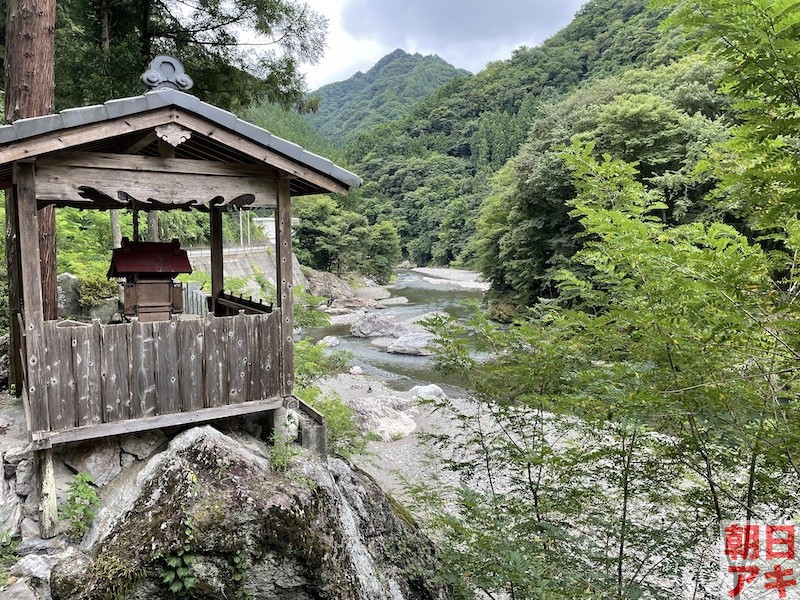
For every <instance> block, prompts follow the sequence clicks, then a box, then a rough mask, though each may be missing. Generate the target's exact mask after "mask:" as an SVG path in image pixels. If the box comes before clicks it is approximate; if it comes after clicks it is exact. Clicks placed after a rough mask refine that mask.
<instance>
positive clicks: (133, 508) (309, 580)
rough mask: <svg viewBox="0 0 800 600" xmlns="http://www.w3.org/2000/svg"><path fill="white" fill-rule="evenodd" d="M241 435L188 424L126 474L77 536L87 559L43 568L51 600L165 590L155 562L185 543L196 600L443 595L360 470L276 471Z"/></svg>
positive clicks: (314, 464)
mask: <svg viewBox="0 0 800 600" xmlns="http://www.w3.org/2000/svg"><path fill="white" fill-rule="evenodd" d="M244 437H245V436H244V435H239V436H237V438H236V439H234V438H231V437H229V436H226V435H223V434H222V433H220V432H218V431H216V430H215V429H213V428H211V427H209V426H204V427H198V428H194V429H190V430H188V431H185V432H183V433H181V434H179V435H178V436H177V437H175V438H174V439H173V440H172V442H170V444H169V447H168V448H167V449H166V450H165V451H164V452H161V453H160V454H157V455H155V456H153V457H152V458H150V459H149V461H148V462H147V464H146V465H145V466H144V468H143V469H142V470H141V471H140V472H139V474H138V476H135V477H134V476H127V475H126V474H127V472H126V474H124V475H123V476H122V478H126V477H127V478H126V479H124V485H121V486H120V487H119V488H118V489H117V490H115V492H114V493H113V494H110V495H109V497H108V498H107V499H106V502H105V504H104V506H103V507H102V508H101V509H100V511H99V512H98V514H97V516H96V518H95V521H94V524H93V526H92V529H91V531H90V532H89V533H88V534H87V536H86V538H85V540H84V545H83V548H82V550H83V552H85V553H86V556H87V557H93V558H90V559H89V562H88V564H85V565H83V566H81V565H77V564H76V563H77V562H78V561H75V560H64V561H62V562H60V563H59V564H58V565H56V567H55V569H54V570H53V575H52V580H53V589H54V590H58V598H59V600H78V599H80V598H85V597H104V596H106V595H110V594H111V592H112V591H114V590H119V589H122V590H124V592H123V593H122V595H120V596H119V597H120V599H121V600H133V599H139V598H167V597H170V596H168V595H166V594H165V593H164V591H163V590H164V588H163V584H161V571H162V570H163V566H162V565H163V560H164V559H163V557H164V556H167V557H168V556H171V555H173V554H174V553H175V552H176V549H178V548H183V547H184V546H186V545H188V546H190V548H191V550H192V554H193V555H194V556H195V557H196V562H195V563H194V564H192V565H190V567H189V570H190V575H191V576H192V577H194V578H196V588H195V589H196V590H202V591H203V594H202V597H203V598H206V599H220V600H222V599H223V598H234V597H236V596H238V595H239V594H241V593H244V594H245V595H249V596H250V597H254V598H262V599H278V598H297V599H298V600H301V599H310V598H314V599H317V600H339V599H342V600H344V599H347V600H444V599H445V598H447V597H449V594H448V590H446V589H445V588H443V587H441V585H440V584H437V583H434V582H433V580H432V577H433V575H434V574H435V572H436V565H437V564H438V563H439V559H438V557H437V555H436V551H435V548H434V547H433V545H432V544H431V542H430V541H429V540H428V539H427V538H425V536H424V535H423V534H422V533H421V532H420V530H419V529H418V528H417V527H416V526H415V525H414V524H413V523H411V522H410V521H409V520H408V519H407V518H400V517H398V516H397V514H396V513H395V509H394V508H393V506H392V501H390V500H389V498H388V497H386V496H385V495H384V494H383V493H382V492H381V490H380V488H378V487H377V485H376V484H375V483H374V481H373V480H372V479H371V478H370V477H368V476H366V475H365V474H364V473H362V472H361V471H359V470H357V469H356V468H354V467H352V466H351V465H349V464H348V463H346V462H345V461H343V460H340V459H335V458H334V459H330V460H328V461H327V462H320V461H318V460H315V459H313V458H312V457H310V456H309V455H306V454H303V455H301V456H300V457H298V458H297V459H296V460H295V461H294V462H293V464H292V466H290V468H289V470H288V471H286V472H280V471H278V470H276V468H275V467H274V466H273V465H272V464H270V461H269V459H268V458H266V457H265V456H268V455H269V454H270V452H272V450H270V449H269V448H268V447H267V446H265V445H264V444H263V443H262V442H260V441H258V440H255V439H248V441H247V442H244V441H243V438H244ZM239 438H242V441H240V439H239ZM254 445H259V447H262V448H263V450H259V451H254V450H253V449H251V447H253V446H254ZM121 481H123V479H121ZM187 523H191V525H190V529H191V536H190V537H187ZM398 549H402V551H398ZM235 558H236V560H237V561H238V562H234V559H235ZM76 566H78V567H80V568H78V569H76ZM62 590H63V591H62ZM198 597H199V595H198Z"/></svg>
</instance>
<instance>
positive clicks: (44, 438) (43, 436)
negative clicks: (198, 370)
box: [32, 398, 283, 446]
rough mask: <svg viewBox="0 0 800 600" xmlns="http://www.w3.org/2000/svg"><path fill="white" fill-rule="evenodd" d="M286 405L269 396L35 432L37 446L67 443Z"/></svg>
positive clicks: (278, 399)
mask: <svg viewBox="0 0 800 600" xmlns="http://www.w3.org/2000/svg"><path fill="white" fill-rule="evenodd" d="M282 405H283V398H268V399H266V400H259V401H257V402H243V403H241V404H232V405H228V406H217V407H213V408H203V409H201V410H195V411H192V412H183V413H174V414H171V415H158V416H155V417H144V418H141V419H135V420H130V421H121V422H116V423H102V424H100V425H94V426H89V427H76V428H75V429H71V430H65V431H61V432H53V433H50V432H35V433H33V434H32V437H33V442H34V444H35V445H38V446H42V445H44V444H50V445H52V444H67V443H71V442H78V441H81V440H89V439H97V438H102V437H109V436H113V435H123V434H126V433H136V432H138V431H148V430H151V429H162V428H165V427H176V426H178V425H187V424H190V423H205V422H209V421H214V420H216V419H227V418H229V417H235V416H239V415H248V414H253V413H258V412H264V411H268V410H274V409H276V408H278V407H280V406H282Z"/></svg>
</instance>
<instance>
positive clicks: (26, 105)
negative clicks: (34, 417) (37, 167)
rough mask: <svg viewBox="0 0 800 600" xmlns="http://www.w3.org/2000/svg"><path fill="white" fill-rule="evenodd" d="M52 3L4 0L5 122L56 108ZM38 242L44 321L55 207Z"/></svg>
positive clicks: (11, 254) (14, 254) (10, 262)
mask: <svg viewBox="0 0 800 600" xmlns="http://www.w3.org/2000/svg"><path fill="white" fill-rule="evenodd" d="M55 24H56V3H55V0H8V2H7V4H6V60H5V119H6V122H7V123H12V122H14V121H16V120H17V119H25V118H28V117H38V116H41V115H48V114H51V113H52V112H53V109H54V105H55V75H54V65H55ZM16 201H17V200H16V197H15V195H14V192H13V189H12V190H7V193H6V202H7V203H8V204H9V205H11V204H13V205H14V207H15V206H16ZM15 214H16V211H15V210H13V208H12V210H7V211H6V248H7V255H6V262H7V268H8V277H9V281H8V286H9V309H10V312H11V328H12V344H11V345H10V351H11V353H12V357H11V359H12V365H15V369H16V371H15V372H14V373H12V382H13V383H14V384H15V386H16V390H17V392H18V393H19V390H20V384H21V371H20V366H19V362H18V359H17V356H18V351H19V331H18V330H17V329H18V328H17V318H16V315H17V314H19V312H20V310H21V296H22V294H21V286H22V282H21V279H20V256H19V239H18V238H17V236H16V231H17V225H16V223H15V222H14V220H13V219H14V215H15ZM39 235H40V238H41V242H42V243H41V253H40V258H41V261H42V292H43V294H44V301H45V304H44V307H45V308H44V311H45V314H44V318H45V319H51V318H56V317H57V316H58V305H57V298H56V272H55V265H56V261H55V209H54V208H53V207H48V208H45V209H42V211H41V212H40V215H39Z"/></svg>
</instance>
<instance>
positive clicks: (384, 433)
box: [347, 396, 417, 442]
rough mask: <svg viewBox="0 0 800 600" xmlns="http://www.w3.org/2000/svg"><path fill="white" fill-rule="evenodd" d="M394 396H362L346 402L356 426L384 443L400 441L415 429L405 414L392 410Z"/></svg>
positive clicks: (412, 421)
mask: <svg viewBox="0 0 800 600" xmlns="http://www.w3.org/2000/svg"><path fill="white" fill-rule="evenodd" d="M396 400H397V398H396V397H394V396H362V397H360V398H351V399H350V400H348V401H347V404H348V405H349V406H350V408H352V409H353V412H354V413H355V415H356V423H357V424H358V426H359V427H360V428H361V429H362V430H364V431H369V432H370V433H373V434H375V435H376V436H377V437H378V438H380V439H381V440H383V441H384V442H391V441H393V440H399V439H402V438H404V437H406V436H408V435H410V434H411V433H413V431H414V430H415V429H416V428H417V424H416V423H415V422H414V419H412V418H411V416H410V415H408V414H406V413H405V412H402V411H399V410H397V409H395V408H392V405H393V404H395V402H396Z"/></svg>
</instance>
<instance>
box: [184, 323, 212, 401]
mask: <svg viewBox="0 0 800 600" xmlns="http://www.w3.org/2000/svg"><path fill="white" fill-rule="evenodd" d="M178 331H179V334H178V347H179V352H180V390H181V409H182V410H183V411H184V412H188V411H192V410H197V409H200V408H203V406H204V404H205V393H206V390H205V379H204V377H203V346H204V340H203V337H204V336H203V333H204V331H203V322H202V321H201V320H200V319H191V320H188V321H181V322H180V324H179V327H178Z"/></svg>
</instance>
